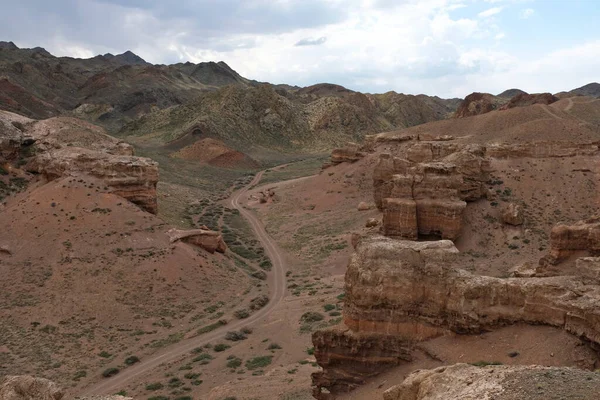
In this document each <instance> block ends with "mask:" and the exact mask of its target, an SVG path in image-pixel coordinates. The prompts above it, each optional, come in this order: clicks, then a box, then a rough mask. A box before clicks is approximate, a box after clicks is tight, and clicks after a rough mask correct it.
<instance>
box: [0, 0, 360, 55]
mask: <svg viewBox="0 0 600 400" xmlns="http://www.w3.org/2000/svg"><path fill="white" fill-rule="evenodd" d="M348 9H349V7H345V6H344V5H342V4H340V3H339V2H327V1H325V2H324V1H320V0H289V1H285V2H275V1H270V0H180V1H176V2H170V1H169V2H167V1H162V0H53V1H51V2H49V1H47V0H22V1H19V2H16V1H14V2H7V4H5V5H4V6H3V10H2V13H0V38H2V40H13V41H14V42H15V43H17V45H19V46H27V47H29V46H42V47H46V48H47V49H48V50H50V51H52V50H53V46H54V47H55V48H57V47H58V46H57V45H56V43H57V42H63V43H64V42H68V43H69V44H70V45H79V46H81V47H85V48H87V49H89V50H91V51H93V52H95V53H103V52H113V53H115V52H122V51H124V50H127V49H131V50H133V51H135V49H136V48H149V47H152V46H154V48H155V49H156V52H158V53H159V54H154V55H148V54H140V55H141V56H142V57H145V58H148V59H151V60H152V59H153V58H154V59H153V60H152V61H155V62H162V61H166V60H164V59H163V54H166V53H168V50H166V49H164V48H161V47H160V46H159V44H164V43H176V44H177V45H179V46H183V47H187V48H194V49H204V50H215V51H228V49H231V50H234V49H236V48H240V47H241V48H248V47H253V46H254V43H253V39H244V43H231V41H232V40H235V38H234V36H236V35H245V36H252V35H261V34H279V33H285V32H291V31H293V30H296V29H307V28H315V27H318V26H323V25H327V24H333V23H336V22H340V21H342V20H344V19H345V18H347V15H348V12H349V10H348ZM15 21H18V23H15Z"/></svg>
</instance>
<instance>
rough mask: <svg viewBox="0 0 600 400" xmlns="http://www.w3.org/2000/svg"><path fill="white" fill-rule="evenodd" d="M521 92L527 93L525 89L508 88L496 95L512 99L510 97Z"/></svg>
mask: <svg viewBox="0 0 600 400" xmlns="http://www.w3.org/2000/svg"><path fill="white" fill-rule="evenodd" d="M519 94H527V92H525V91H524V90H521V89H507V90H505V91H504V92H502V93H500V94H497V95H496V96H498V97H506V98H509V99H510V98H513V97H515V96H516V95H519Z"/></svg>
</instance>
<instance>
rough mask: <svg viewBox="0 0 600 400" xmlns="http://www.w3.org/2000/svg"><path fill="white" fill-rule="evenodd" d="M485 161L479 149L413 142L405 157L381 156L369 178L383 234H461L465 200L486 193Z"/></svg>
mask: <svg viewBox="0 0 600 400" xmlns="http://www.w3.org/2000/svg"><path fill="white" fill-rule="evenodd" d="M488 172H489V161H488V160H487V159H486V158H485V148H483V147H482V146H463V147H459V146H457V145H455V144H453V143H435V142H417V143H415V144H414V145H412V146H409V147H408V148H407V150H406V158H400V157H392V156H391V155H390V154H382V155H381V156H380V160H379V164H378V165H377V166H376V168H375V171H374V173H373V184H374V188H375V190H374V198H375V203H376V205H377V207H378V208H379V209H380V210H382V211H383V233H384V234H385V235H387V236H395V237H400V238H404V239H417V238H418V237H419V235H437V236H440V237H442V238H447V239H452V240H454V239H456V238H457V237H458V236H459V235H460V230H461V227H462V217H463V212H464V210H465V207H466V201H473V200H477V199H479V198H481V197H482V196H484V195H485V194H486V188H485V182H486V181H487V180H488V179H489V176H488Z"/></svg>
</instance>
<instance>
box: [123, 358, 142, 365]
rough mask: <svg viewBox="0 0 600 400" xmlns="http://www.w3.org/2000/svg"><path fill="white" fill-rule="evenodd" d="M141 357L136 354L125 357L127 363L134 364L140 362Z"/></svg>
mask: <svg viewBox="0 0 600 400" xmlns="http://www.w3.org/2000/svg"><path fill="white" fill-rule="evenodd" d="M139 362H140V359H139V358H138V357H136V356H130V357H127V358H126V359H125V365H133V364H135V363H139Z"/></svg>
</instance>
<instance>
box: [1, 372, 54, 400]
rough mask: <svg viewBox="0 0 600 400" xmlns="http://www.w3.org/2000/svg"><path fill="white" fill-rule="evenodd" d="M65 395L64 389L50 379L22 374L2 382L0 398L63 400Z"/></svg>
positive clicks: (11, 399)
mask: <svg viewBox="0 0 600 400" xmlns="http://www.w3.org/2000/svg"><path fill="white" fill-rule="evenodd" d="M63 396H64V392H63V390H62V389H61V388H59V387H58V386H57V385H56V384H55V383H54V382H52V381H49V380H48V379H43V378H35V377H33V376H27V375H21V376H6V377H5V378H4V379H3V380H2V382H0V400H61V399H62V398H63Z"/></svg>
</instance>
